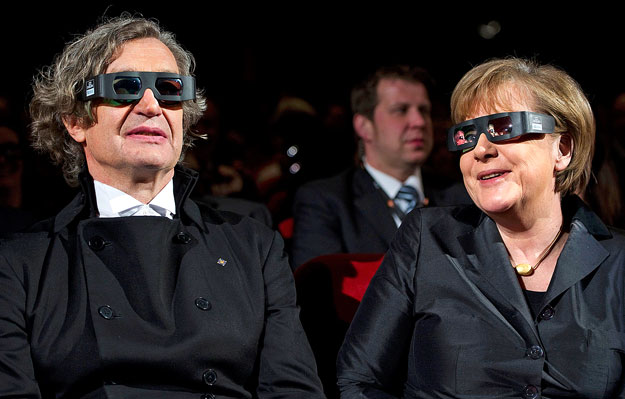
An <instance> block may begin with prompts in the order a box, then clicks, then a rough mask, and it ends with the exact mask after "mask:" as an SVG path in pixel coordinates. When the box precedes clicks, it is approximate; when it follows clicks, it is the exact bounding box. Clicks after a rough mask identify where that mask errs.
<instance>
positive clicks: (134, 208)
mask: <svg viewBox="0 0 625 399" xmlns="http://www.w3.org/2000/svg"><path fill="white" fill-rule="evenodd" d="M93 185H94V187H95V197H96V202H97V204H98V211H99V213H100V217H101V218H115V217H122V216H164V217H166V218H169V219H173V215H175V214H176V201H175V199H174V181H173V179H172V180H170V181H169V183H167V185H166V186H165V187H164V188H163V189H162V190H161V191H160V192H159V193H158V194H157V195H156V197H154V199H153V200H152V201H150V203H148V204H144V203H142V202H140V201H138V200H137V199H135V198H134V197H131V196H130V195H128V194H126V193H125V192H123V191H120V190H118V189H116V188H115V187H111V186H109V185H107V184H104V183H102V182H99V181H97V180H94V181H93Z"/></svg>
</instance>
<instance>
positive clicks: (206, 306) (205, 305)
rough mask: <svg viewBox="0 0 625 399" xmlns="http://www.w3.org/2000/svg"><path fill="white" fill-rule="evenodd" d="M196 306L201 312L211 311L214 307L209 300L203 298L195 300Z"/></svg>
mask: <svg viewBox="0 0 625 399" xmlns="http://www.w3.org/2000/svg"><path fill="white" fill-rule="evenodd" d="M195 306H197V307H198V309H201V310H210V309H211V308H212V307H213V305H211V303H210V301H209V300H208V299H206V298H202V297H199V298H196V299H195Z"/></svg>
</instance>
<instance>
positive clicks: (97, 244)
mask: <svg viewBox="0 0 625 399" xmlns="http://www.w3.org/2000/svg"><path fill="white" fill-rule="evenodd" d="M87 245H89V248H91V249H93V250H95V251H100V250H101V249H103V248H104V247H105V246H106V241H104V238H102V237H100V236H94V237H91V238H90V239H89V241H87Z"/></svg>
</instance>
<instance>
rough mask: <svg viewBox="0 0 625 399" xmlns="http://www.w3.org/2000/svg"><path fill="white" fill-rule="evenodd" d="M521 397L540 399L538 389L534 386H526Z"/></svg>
mask: <svg viewBox="0 0 625 399" xmlns="http://www.w3.org/2000/svg"><path fill="white" fill-rule="evenodd" d="M521 397H522V398H524V399H536V398H538V397H540V393H539V391H538V388H536V387H535V386H534V385H527V386H526V387H525V388H523V392H522V393H521Z"/></svg>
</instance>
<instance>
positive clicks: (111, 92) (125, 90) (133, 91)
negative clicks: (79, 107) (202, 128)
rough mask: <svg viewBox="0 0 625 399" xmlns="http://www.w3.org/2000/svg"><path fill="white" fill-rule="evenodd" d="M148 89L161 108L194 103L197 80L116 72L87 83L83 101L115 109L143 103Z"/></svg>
mask: <svg viewBox="0 0 625 399" xmlns="http://www.w3.org/2000/svg"><path fill="white" fill-rule="evenodd" d="M145 89H151V90H152V92H153V93H154V97H155V98H156V99H157V100H158V101H159V103H161V104H167V105H173V104H178V103H180V102H181V101H186V100H195V78H194V77H192V76H183V75H179V74H177V73H169V72H116V73H106V74H102V75H97V76H94V77H92V78H89V79H87V81H86V82H85V86H84V88H83V91H82V100H83V101H89V100H93V99H96V98H103V99H106V100H107V102H109V103H111V104H112V105H123V104H128V103H133V102H137V101H139V100H141V98H142V97H143V93H144V92H145Z"/></svg>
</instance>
